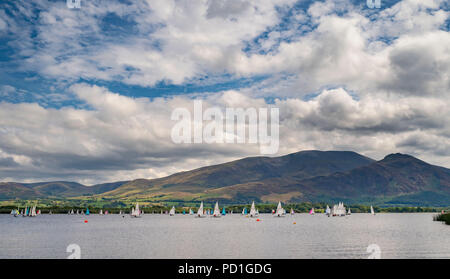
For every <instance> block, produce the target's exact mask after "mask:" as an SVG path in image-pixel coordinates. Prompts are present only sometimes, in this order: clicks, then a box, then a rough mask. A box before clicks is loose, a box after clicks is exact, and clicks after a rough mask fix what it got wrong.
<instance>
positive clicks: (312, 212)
mask: <svg viewBox="0 0 450 279" xmlns="http://www.w3.org/2000/svg"><path fill="white" fill-rule="evenodd" d="M314 214H315V212H314V207H313V208H311V210H310V211H309V215H314Z"/></svg>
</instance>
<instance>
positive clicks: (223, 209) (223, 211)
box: [222, 206, 227, 216]
mask: <svg viewBox="0 0 450 279" xmlns="http://www.w3.org/2000/svg"><path fill="white" fill-rule="evenodd" d="M222 215H223V216H225V215H227V212H226V211H225V206H224V207H223V208H222Z"/></svg>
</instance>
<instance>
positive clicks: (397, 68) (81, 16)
mask: <svg viewBox="0 0 450 279" xmlns="http://www.w3.org/2000/svg"><path fill="white" fill-rule="evenodd" d="M449 11H450V4H449V3H448V1H444V0H442V1H440V0H403V1H392V0H391V1H388V0H381V8H379V9H370V8H368V7H367V5H366V0H324V1H306V0H300V1H295V0H258V1H247V0H147V1H140V0H139V1H138V0H136V1H134V0H123V1H112V0H81V7H80V8H79V9H69V8H68V7H67V5H66V1H65V0H54V1H46V0H34V1H15V0H10V1H1V3H0V68H1V71H0V181H19V182H31V181H49V180H72V181H78V182H81V183H85V184H88V185H90V184H94V183H98V182H109V181H117V180H128V179H134V178H154V177H160V176H164V175H167V174H171V173H174V172H177V171H181V170H189V169H192V168H195V167H200V166H205V165H209V164H214V163H222V162H226V161H229V160H233V159H237V158H242V157H246V156H256V155H259V147H258V145H255V144H181V145H180V144H174V143H173V142H172V141H171V138H170V134H171V128H172V127H173V125H174V124H175V123H174V121H172V120H171V118H170V117H171V113H172V111H173V110H174V109H175V108H179V107H186V108H188V109H192V102H193V100H195V99H201V100H203V103H204V106H206V107H208V106H218V107H221V108H225V107H255V108H260V107H268V106H269V107H277V108H279V111H280V147H279V152H278V154H276V155H283V154H287V153H291V152H296V151H300V150H307V149H319V150H353V151H356V152H359V153H361V154H364V155H367V156H369V157H372V158H374V159H382V158H383V157H384V156H385V155H387V154H389V153H394V152H402V153H408V154H412V155H415V156H417V157H419V158H421V159H423V160H426V161H428V162H430V163H433V164H438V165H442V166H445V167H450V109H449V105H450V98H449V97H450V77H449V75H450V34H449V27H450V20H449V15H450V12H449Z"/></svg>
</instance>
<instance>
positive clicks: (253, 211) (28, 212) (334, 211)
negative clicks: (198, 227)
mask: <svg viewBox="0 0 450 279" xmlns="http://www.w3.org/2000/svg"><path fill="white" fill-rule="evenodd" d="M230 213H231V214H232V213H233V212H232V211H231V212H230ZM40 214H41V211H40V210H36V206H32V207H28V206H27V207H25V209H24V210H22V211H19V209H13V210H11V215H13V216H14V217H18V216H23V217H35V216H37V215H40ZM50 214H51V212H50ZM68 214H69V215H75V214H77V215H79V214H81V215H89V214H90V212H89V208H87V209H86V212H84V211H83V210H81V212H80V211H79V210H77V211H76V212H75V211H74V210H73V209H72V210H70V211H69V212H68ZM107 214H108V211H105V212H103V210H100V212H99V215H107ZM119 214H120V215H124V214H125V213H124V212H123V211H122V210H121V211H120V213H119ZM143 214H144V211H143V210H141V209H140V208H139V203H136V206H135V207H133V208H132V209H131V213H130V215H131V217H136V218H138V217H141V216H142V215H143ZM161 214H163V211H161ZM166 214H167V211H166ZM168 214H169V216H175V214H176V210H175V206H172V208H171V209H170V211H169V212H168ZM185 214H186V212H185V211H184V210H183V215H185ZM290 214H291V215H294V214H295V211H294V209H292V208H291V211H290ZM309 214H310V215H314V214H315V210H314V207H313V208H311V210H310V211H309ZM351 214H352V213H351V210H350V208H348V211H347V210H346V208H345V206H344V203H342V202H339V203H338V204H335V205H334V206H333V208H330V207H329V206H328V205H327V207H326V210H325V215H327V216H328V217H330V216H347V215H351ZM370 214H371V215H375V211H374V209H373V206H370ZM189 215H194V211H193V210H192V208H189ZM225 215H226V210H225V207H223V208H222V211H220V208H219V203H218V202H216V204H215V206H214V210H209V209H204V206H203V202H201V203H200V207H199V208H198V210H197V214H195V216H196V217H199V218H204V217H207V216H211V217H214V218H219V217H221V216H225ZM242 215H243V216H248V217H252V218H253V217H258V216H259V211H258V209H257V208H256V206H255V202H254V201H253V202H252V205H251V207H250V213H248V214H247V208H245V207H244V208H243V209H242ZM272 215H273V216H275V217H285V216H286V210H285V209H284V208H283V207H282V205H281V202H278V205H277V209H276V210H273V211H272Z"/></svg>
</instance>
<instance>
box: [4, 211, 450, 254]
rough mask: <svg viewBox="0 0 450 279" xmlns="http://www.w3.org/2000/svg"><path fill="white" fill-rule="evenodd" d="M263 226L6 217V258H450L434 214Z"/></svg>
mask: <svg viewBox="0 0 450 279" xmlns="http://www.w3.org/2000/svg"><path fill="white" fill-rule="evenodd" d="M259 219H260V221H259V222H258V221H256V219H253V218H247V217H243V216H241V215H240V214H234V215H227V216H224V217H222V218H195V217H193V216H189V215H185V216H183V215H176V216H173V217H170V216H168V215H159V214H155V215H152V214H146V215H144V216H143V217H142V218H131V217H130V216H128V215H126V216H125V217H122V216H120V215H104V216H101V215H90V216H82V215H40V216H37V217H34V218H29V217H27V218H24V217H17V218H14V217H12V216H10V215H0V258H67V257H68V256H69V255H70V253H68V252H66V248H67V246H68V245H69V244H77V245H79V247H80V250H81V258H209V259H215V258H256V259H263V258H281V259H286V258H331V259H334V258H368V257H369V256H370V255H374V254H373V253H377V249H375V250H373V251H375V252H370V253H368V252H367V248H368V246H369V245H371V244H374V245H375V246H373V247H375V248H377V247H379V249H380V254H379V255H380V256H381V258H450V226H447V225H444V224H443V223H441V222H434V221H433V214H429V213H417V214H416V213H405V214H400V213H389V214H388V213H386V214H381V213H380V214H377V215H375V216H372V215H370V214H352V215H351V216H346V217H326V216H324V215H323V214H318V215H314V216H310V215H308V214H296V215H294V216H286V217H284V218H276V217H273V216H272V215H270V214H261V215H260V217H259ZM85 220H87V221H88V222H87V223H85Z"/></svg>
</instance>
